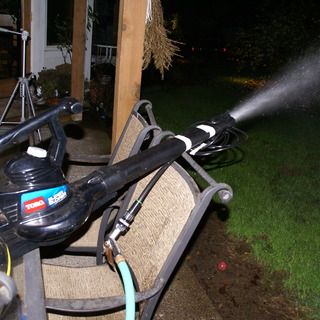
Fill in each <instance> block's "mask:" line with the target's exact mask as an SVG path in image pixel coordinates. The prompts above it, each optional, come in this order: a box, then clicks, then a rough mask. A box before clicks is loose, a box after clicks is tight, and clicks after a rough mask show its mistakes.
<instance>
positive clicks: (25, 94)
mask: <svg viewBox="0 0 320 320" xmlns="http://www.w3.org/2000/svg"><path fill="white" fill-rule="evenodd" d="M0 32H6V33H12V34H17V35H20V36H21V40H22V76H21V77H19V80H18V82H17V84H16V86H15V88H14V90H13V92H12V94H11V96H10V99H9V101H8V103H7V105H6V107H5V109H4V111H3V114H2V116H1V118H0V126H1V125H2V124H19V123H21V122H24V121H25V120H26V105H27V106H28V108H27V111H28V118H31V117H34V116H35V115H36V113H35V109H34V106H33V102H32V98H31V94H30V90H29V80H30V77H31V76H29V77H28V78H27V77H26V43H27V40H28V37H29V32H28V31H26V30H22V29H21V32H16V31H11V30H8V29H5V28H0ZM18 91H19V93H20V97H21V118H20V122H17V121H4V120H5V117H6V116H7V114H8V111H9V109H10V108H11V106H12V103H13V101H14V99H15V98H16V95H17V93H18ZM38 135H39V138H40V140H41V137H40V133H39V131H38Z"/></svg>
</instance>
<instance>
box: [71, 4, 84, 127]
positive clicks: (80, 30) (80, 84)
mask: <svg viewBox="0 0 320 320" xmlns="http://www.w3.org/2000/svg"><path fill="white" fill-rule="evenodd" d="M86 16H87V0H76V1H74V9H73V36H72V67H71V96H72V97H74V98H76V99H78V100H79V101H80V103H83V100H84V62H85V50H86ZM72 119H73V120H75V121H80V120H82V114H77V115H73V116H72Z"/></svg>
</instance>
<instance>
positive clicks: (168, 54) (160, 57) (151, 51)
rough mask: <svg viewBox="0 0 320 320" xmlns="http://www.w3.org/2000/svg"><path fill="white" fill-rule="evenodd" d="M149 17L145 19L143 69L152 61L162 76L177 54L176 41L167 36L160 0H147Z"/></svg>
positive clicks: (162, 76)
mask: <svg viewBox="0 0 320 320" xmlns="http://www.w3.org/2000/svg"><path fill="white" fill-rule="evenodd" d="M149 1H150V2H149V5H150V9H151V14H150V17H149V18H147V19H146V20H147V21H146V31H145V38H144V56H143V69H146V68H147V67H148V65H149V64H150V63H151V62H153V63H154V66H155V68H156V69H157V70H159V72H160V74H161V78H162V79H163V78H164V73H165V71H166V70H168V69H169V68H170V66H171V64H172V59H173V57H174V56H175V55H178V51H179V47H178V46H177V44H178V42H176V41H174V40H172V39H169V38H168V31H167V30H166V28H165V26H164V18H163V10H162V5H161V1H160V0H152V1H151V0H149Z"/></svg>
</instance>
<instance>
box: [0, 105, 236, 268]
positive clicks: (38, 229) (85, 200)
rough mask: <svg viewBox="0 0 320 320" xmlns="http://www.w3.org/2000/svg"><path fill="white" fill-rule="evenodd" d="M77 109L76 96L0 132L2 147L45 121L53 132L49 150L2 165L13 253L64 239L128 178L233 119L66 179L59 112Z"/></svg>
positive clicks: (0, 205) (3, 217)
mask: <svg viewBox="0 0 320 320" xmlns="http://www.w3.org/2000/svg"><path fill="white" fill-rule="evenodd" d="M80 111H81V106H80V104H79V103H78V102H77V101H75V100H72V99H69V100H65V101H63V102H62V103H61V104H60V105H59V106H57V107H54V108H53V109H50V110H48V111H46V112H44V113H43V114H41V115H39V116H36V117H35V118H33V119H30V120H27V121H25V122H24V123H22V124H20V125H18V126H17V127H16V128H14V129H13V130H11V131H9V132H7V133H6V134H5V135H3V136H1V137H0V150H1V148H6V147H7V146H9V145H12V144H13V143H17V142H19V140H20V139H21V138H22V137H25V136H28V135H30V134H31V133H32V132H34V131H35V130H38V129H39V128H40V127H42V126H43V125H48V126H49V129H50V131H51V135H52V137H51V141H50V145H49V148H48V150H44V149H41V148H38V147H29V148H28V150H27V151H26V152H23V153H22V154H18V155H17V156H16V157H15V158H14V159H11V160H9V161H8V162H7V163H6V164H5V165H4V167H3V168H2V169H1V173H0V240H1V241H2V242H3V243H5V244H6V245H7V246H8V247H9V251H10V252H11V255H12V256H13V258H17V257H21V256H22V255H23V254H25V253H26V252H28V251H30V250H32V249H34V248H36V247H39V246H47V245H53V244H56V243H59V242H62V241H64V240H65V239H67V238H68V237H69V236H70V235H71V234H72V233H73V232H75V231H76V230H77V229H79V228H80V227H81V226H82V225H83V224H84V223H85V222H86V221H87V219H88V218H89V216H90V214H91V212H92V211H94V210H95V209H96V208H98V207H100V206H101V205H104V204H106V203H108V202H110V201H111V200H112V199H115V198H116V197H117V195H118V192H119V191H120V190H121V189H122V188H123V187H124V186H126V185H127V184H128V183H130V182H133V181H136V180H139V179H141V178H142V177H144V176H145V175H147V174H149V173H151V172H152V171H154V170H156V169H157V168H159V167H161V166H163V165H165V164H167V163H170V162H172V161H174V160H175V159H177V158H178V157H179V156H180V155H181V154H182V153H183V152H185V151H190V150H194V149H196V148H199V146H201V145H203V144H204V143H205V144H210V143H211V144H212V143H213V144H217V143H218V142H219V141H220V140H219V139H217V137H220V136H221V134H222V133H224V132H225V131H226V130H228V129H230V128H232V127H233V126H234V123H235V121H234V119H233V118H232V117H230V116H229V115H228V114H224V115H222V116H219V117H218V118H215V119H214V120H210V121H208V122H205V123H201V124H196V125H194V126H192V127H190V129H189V130H187V131H186V132H185V133H184V134H183V135H178V136H175V137H174V138H172V139H168V140H166V141H164V142H162V143H160V144H159V145H157V146H155V147H152V148H150V149H147V150H145V151H143V152H140V153H138V154H137V155H135V156H133V157H130V158H128V159H125V160H123V161H120V162H118V163H116V164H114V165H112V166H107V167H104V168H102V169H100V170H97V171H94V172H93V173H91V174H89V175H88V176H87V177H84V178H83V179H81V180H79V181H76V182H74V183H72V184H69V183H68V182H67V181H66V179H65V177H64V175H63V172H62V170H61V164H62V160H63V157H64V149H65V143H66V137H65V135H64V131H63V128H62V127H61V125H60V123H59V120H58V115H59V113H61V112H67V113H76V112H80ZM201 148H202V147H201ZM3 259H4V258H3V257H1V256H0V263H4V261H2V260H3Z"/></svg>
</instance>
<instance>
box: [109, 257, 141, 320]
mask: <svg viewBox="0 0 320 320" xmlns="http://www.w3.org/2000/svg"><path fill="white" fill-rule="evenodd" d="M114 261H115V262H116V264H117V266H118V268H119V271H120V275H121V278H122V282H123V287H124V292H125V300H126V318H125V319H126V320H134V319H135V312H136V310H135V307H136V302H135V290H134V284H133V279H132V275H131V272H130V269H129V266H128V264H127V262H126V260H125V259H124V257H123V256H122V255H121V254H118V255H117V256H116V257H115V258H114Z"/></svg>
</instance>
